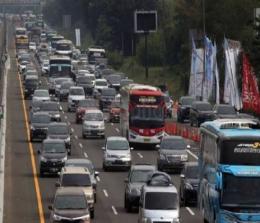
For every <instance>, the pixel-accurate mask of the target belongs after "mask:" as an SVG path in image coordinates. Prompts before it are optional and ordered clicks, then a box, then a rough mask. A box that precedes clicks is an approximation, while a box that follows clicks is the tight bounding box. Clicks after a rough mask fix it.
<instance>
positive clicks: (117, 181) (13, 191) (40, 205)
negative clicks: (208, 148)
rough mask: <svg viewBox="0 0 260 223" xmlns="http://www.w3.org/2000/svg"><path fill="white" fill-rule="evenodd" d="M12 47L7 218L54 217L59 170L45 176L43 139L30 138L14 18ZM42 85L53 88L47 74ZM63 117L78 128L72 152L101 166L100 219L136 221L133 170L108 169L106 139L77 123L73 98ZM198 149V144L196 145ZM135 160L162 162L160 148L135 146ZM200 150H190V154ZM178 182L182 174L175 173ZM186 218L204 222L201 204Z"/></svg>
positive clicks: (189, 222)
mask: <svg viewBox="0 0 260 223" xmlns="http://www.w3.org/2000/svg"><path fill="white" fill-rule="evenodd" d="M8 27H9V29H8V32H9V33H8V39H9V41H8V42H9V44H8V50H9V56H10V59H11V69H10V71H9V73H8V86H7V139H6V143H7V144H6V160H5V165H6V166H5V192H4V195H5V197H4V222H5V223H14V222H19V223H30V222H32V223H37V222H41V223H44V222H49V215H50V212H49V210H48V206H49V205H51V204H52V199H53V197H54V193H55V190H56V188H55V182H56V181H57V176H46V177H44V178H40V177H39V174H38V173H39V171H38V154H37V150H38V149H39V148H40V146H41V143H33V144H31V143H29V141H28V132H29V129H28V122H26V121H28V118H27V117H28V115H27V114H28V109H29V103H30V101H29V100H26V101H24V100H23V95H22V90H21V87H22V86H21V81H20V79H19V74H18V73H17V64H16V58H15V47H14V40H13V30H12V29H11V25H10V24H9V26H8ZM42 83H43V84H42V87H43V88H47V79H46V78H45V77H42ZM61 106H62V108H63V111H62V113H61V114H62V120H63V121H66V122H67V123H68V124H69V125H70V128H71V132H72V133H73V140H72V155H71V157H88V158H89V159H91V160H92V161H93V163H94V165H95V167H96V169H97V171H99V172H100V175H99V178H98V186H97V188H98V189H97V203H96V204H95V218H94V219H93V220H92V222H94V223H119V222H120V223H121V222H124V223H134V222H137V218H138V213H127V212H126V211H125V210H124V179H125V178H126V177H127V172H123V171H116V172H104V171H103V170H102V158H103V151H102V149H101V148H102V146H103V145H104V140H102V139H83V138H82V136H81V125H79V124H75V113H68V112H67V103H65V102H63V103H61ZM114 135H119V124H112V123H107V124H106V136H114ZM191 150H192V151H193V150H194V152H195V153H196V152H197V150H196V149H191ZM132 155H133V163H151V164H156V158H157V151H156V150H150V149H145V148H142V149H138V148H135V149H134V150H133V152H132ZM195 158H196V156H194V155H193V154H189V160H190V161H192V160H195ZM172 177H173V181H174V183H175V185H176V186H177V188H178V187H179V182H180V177H179V176H178V175H172ZM181 222H184V223H194V222H196V223H199V222H202V218H201V216H200V214H199V211H198V209H197V208H196V207H183V208H181Z"/></svg>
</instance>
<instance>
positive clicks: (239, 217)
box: [198, 119, 260, 223]
mask: <svg viewBox="0 0 260 223" xmlns="http://www.w3.org/2000/svg"><path fill="white" fill-rule="evenodd" d="M200 130H201V142H200V155H199V169H200V174H199V177H200V183H199V189H198V205H199V208H200V210H201V213H202V216H203V218H204V222H208V223H259V222H260V124H259V122H258V121H257V120H251V119H234V120H232V119H229V120H228V119H222V120H215V121H212V122H205V123H203V124H202V125H201V128H200Z"/></svg>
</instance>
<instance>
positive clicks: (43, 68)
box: [41, 60, 50, 74]
mask: <svg viewBox="0 0 260 223" xmlns="http://www.w3.org/2000/svg"><path fill="white" fill-rule="evenodd" d="M49 66H50V64H49V60H44V61H43V63H42V65H41V71H42V74H48V73H49Z"/></svg>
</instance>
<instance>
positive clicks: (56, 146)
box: [43, 142, 66, 153]
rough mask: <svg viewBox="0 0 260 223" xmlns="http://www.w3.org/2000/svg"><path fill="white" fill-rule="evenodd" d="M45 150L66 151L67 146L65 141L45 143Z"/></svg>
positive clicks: (49, 151)
mask: <svg viewBox="0 0 260 223" xmlns="http://www.w3.org/2000/svg"><path fill="white" fill-rule="evenodd" d="M43 151H44V152H45V153H65V152H66V147H65V144H64V143H56V142H53V143H43Z"/></svg>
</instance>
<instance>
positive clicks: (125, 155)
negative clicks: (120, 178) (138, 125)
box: [102, 136, 133, 170]
mask: <svg viewBox="0 0 260 223" xmlns="http://www.w3.org/2000/svg"><path fill="white" fill-rule="evenodd" d="M102 149H103V150H104V158H103V169H104V170H107V169H108V168H109V167H111V168H112V167H114V168H123V169H129V168H130V167H131V164H132V158H131V150H132V149H133V148H130V146H129V143H128V141H127V139H126V138H125V137H121V136H110V137H108V138H107V140H106V143H105V147H103V148H102Z"/></svg>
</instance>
